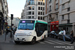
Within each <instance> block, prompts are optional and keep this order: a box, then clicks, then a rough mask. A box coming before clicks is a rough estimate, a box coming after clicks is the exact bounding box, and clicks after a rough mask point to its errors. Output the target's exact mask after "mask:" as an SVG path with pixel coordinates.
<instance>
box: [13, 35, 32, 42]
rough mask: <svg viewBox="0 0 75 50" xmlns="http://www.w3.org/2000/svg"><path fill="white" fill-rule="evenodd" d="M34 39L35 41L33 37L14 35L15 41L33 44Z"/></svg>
mask: <svg viewBox="0 0 75 50" xmlns="http://www.w3.org/2000/svg"><path fill="white" fill-rule="evenodd" d="M32 39H33V36H15V35H14V41H21V42H31V41H32Z"/></svg>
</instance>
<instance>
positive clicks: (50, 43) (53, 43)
mask: <svg viewBox="0 0 75 50" xmlns="http://www.w3.org/2000/svg"><path fill="white" fill-rule="evenodd" d="M44 42H45V43H48V44H54V43H52V42H48V41H44Z"/></svg>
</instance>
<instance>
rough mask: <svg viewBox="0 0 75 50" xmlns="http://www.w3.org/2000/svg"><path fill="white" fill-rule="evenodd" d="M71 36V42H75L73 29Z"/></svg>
mask: <svg viewBox="0 0 75 50" xmlns="http://www.w3.org/2000/svg"><path fill="white" fill-rule="evenodd" d="M70 38H71V44H73V42H74V37H73V30H72V31H71V34H70Z"/></svg>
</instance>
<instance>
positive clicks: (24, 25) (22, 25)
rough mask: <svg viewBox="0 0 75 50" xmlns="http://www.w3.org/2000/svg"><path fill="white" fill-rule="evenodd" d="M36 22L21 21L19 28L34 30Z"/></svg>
mask: <svg viewBox="0 0 75 50" xmlns="http://www.w3.org/2000/svg"><path fill="white" fill-rule="evenodd" d="M33 28H34V21H33V20H21V21H20V23H19V26H18V29H19V30H33Z"/></svg>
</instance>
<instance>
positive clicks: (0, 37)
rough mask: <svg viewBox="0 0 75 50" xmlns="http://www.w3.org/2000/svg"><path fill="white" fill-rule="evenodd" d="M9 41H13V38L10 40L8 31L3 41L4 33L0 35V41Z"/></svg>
mask: <svg viewBox="0 0 75 50" xmlns="http://www.w3.org/2000/svg"><path fill="white" fill-rule="evenodd" d="M10 41H13V40H11V38H10V33H9V34H8V35H6V41H5V34H3V35H0V42H6V43H8V42H10Z"/></svg>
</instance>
